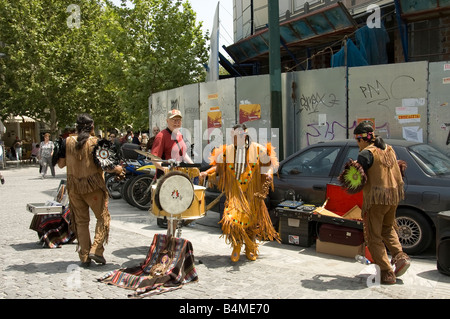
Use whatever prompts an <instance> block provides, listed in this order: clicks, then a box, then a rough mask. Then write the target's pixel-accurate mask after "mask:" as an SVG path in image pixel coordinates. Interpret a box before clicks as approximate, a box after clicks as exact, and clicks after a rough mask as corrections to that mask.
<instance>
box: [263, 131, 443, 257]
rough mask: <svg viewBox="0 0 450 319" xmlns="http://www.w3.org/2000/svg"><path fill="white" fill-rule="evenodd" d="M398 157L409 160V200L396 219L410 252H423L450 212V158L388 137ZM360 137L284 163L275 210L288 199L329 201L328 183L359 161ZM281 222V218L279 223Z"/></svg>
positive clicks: (304, 151) (299, 154)
mask: <svg viewBox="0 0 450 319" xmlns="http://www.w3.org/2000/svg"><path fill="white" fill-rule="evenodd" d="M385 142H386V143H388V144H389V145H392V147H393V148H394V150H395V152H396V153H397V157H398V159H401V160H404V161H406V163H407V165H408V168H407V169H406V173H405V177H404V182H405V199H404V200H403V201H401V202H400V203H399V206H398V209H397V215H396V220H397V224H398V226H399V239H400V242H401V244H402V246H403V249H404V250H405V252H406V253H408V254H411V255H414V254H420V253H421V252H423V251H424V250H426V249H427V248H429V246H430V245H431V244H432V241H433V239H434V238H435V224H436V219H437V214H438V213H439V212H441V211H446V210H450V159H449V157H447V156H446V155H444V154H443V153H441V152H440V151H438V150H436V149H435V148H433V147H432V146H430V145H428V144H423V143H415V142H408V141H405V140H385ZM358 152H359V150H358V146H357V145H356V141H354V140H345V141H330V142H321V143H317V144H314V145H311V146H308V147H306V148H304V149H302V150H300V151H299V152H297V153H295V154H293V155H291V156H289V157H288V158H286V159H285V160H283V161H281V163H280V166H279V168H278V174H276V175H275V176H274V186H275V187H274V191H273V192H271V193H270V194H269V201H270V203H269V206H270V209H271V210H272V212H273V209H274V208H275V207H276V205H277V204H278V203H279V202H281V201H282V200H293V199H295V200H300V199H301V200H302V201H303V202H304V203H307V204H313V205H316V206H320V205H323V203H324V202H325V200H326V189H327V184H337V185H339V182H338V180H337V177H338V176H339V174H340V173H341V172H342V171H343V169H344V165H345V163H346V162H347V161H348V160H349V159H350V158H352V159H355V160H356V159H357V157H358ZM274 222H275V223H276V220H275V221H274Z"/></svg>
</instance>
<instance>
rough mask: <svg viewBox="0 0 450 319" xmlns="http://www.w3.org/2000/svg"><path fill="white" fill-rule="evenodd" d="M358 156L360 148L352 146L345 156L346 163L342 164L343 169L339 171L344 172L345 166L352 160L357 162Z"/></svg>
mask: <svg viewBox="0 0 450 319" xmlns="http://www.w3.org/2000/svg"><path fill="white" fill-rule="evenodd" d="M358 154H359V147H357V146H350V147H349V148H348V149H347V154H346V155H345V159H344V162H343V163H342V167H341V169H340V170H339V172H342V171H343V170H344V166H345V164H346V163H347V162H348V161H349V160H350V159H352V160H355V161H356V160H357V159H358Z"/></svg>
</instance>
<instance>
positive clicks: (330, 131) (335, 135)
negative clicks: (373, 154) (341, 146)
mask: <svg viewBox="0 0 450 319" xmlns="http://www.w3.org/2000/svg"><path fill="white" fill-rule="evenodd" d="M356 125H357V121H353V123H352V125H349V126H348V127H347V124H346V123H344V124H343V123H339V122H338V121H332V122H326V123H325V124H319V123H310V124H308V125H307V130H306V134H305V135H306V142H307V146H309V145H311V144H315V143H317V142H318V141H333V140H335V139H345V138H346V133H345V132H347V131H348V132H349V138H352V132H353V129H354V128H355V127H356ZM339 130H341V131H342V132H344V133H341V132H339ZM375 130H378V131H382V132H386V133H387V135H388V136H389V123H388V122H385V123H384V124H382V125H380V126H376V127H375Z"/></svg>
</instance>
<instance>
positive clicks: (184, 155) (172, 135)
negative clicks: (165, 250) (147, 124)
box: [151, 110, 193, 233]
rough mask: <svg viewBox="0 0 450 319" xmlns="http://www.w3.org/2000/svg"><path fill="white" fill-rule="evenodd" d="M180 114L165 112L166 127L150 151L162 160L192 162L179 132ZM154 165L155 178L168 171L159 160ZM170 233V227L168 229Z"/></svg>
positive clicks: (177, 111) (157, 136)
mask: <svg viewBox="0 0 450 319" xmlns="http://www.w3.org/2000/svg"><path fill="white" fill-rule="evenodd" d="M182 118H183V117H182V116H181V112H180V111H179V110H170V111H169V112H168V113H167V128H166V129H164V130H162V131H160V132H159V133H158V134H157V135H156V137H155V140H154V142H153V145H152V150H151V153H152V154H153V155H156V156H158V157H160V158H161V159H163V160H169V159H173V160H175V161H178V162H185V163H193V161H192V159H191V158H190V156H189V155H188V149H187V146H186V143H185V142H184V140H183V135H182V134H181V132H180V128H181V125H182ZM153 164H154V165H155V167H156V178H160V177H161V176H163V175H164V174H165V173H166V172H168V171H169V168H168V167H163V166H162V165H161V163H160V162H153ZM176 226H177V221H176V220H174V222H173V224H172V225H170V226H169V227H172V230H173V231H174V230H175V229H176ZM168 233H170V229H169V230H168Z"/></svg>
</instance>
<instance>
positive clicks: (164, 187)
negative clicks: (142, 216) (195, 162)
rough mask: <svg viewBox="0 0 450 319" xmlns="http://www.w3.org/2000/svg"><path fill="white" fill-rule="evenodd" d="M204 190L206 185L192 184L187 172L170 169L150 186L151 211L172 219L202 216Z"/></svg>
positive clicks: (158, 215) (203, 212)
mask: <svg viewBox="0 0 450 319" xmlns="http://www.w3.org/2000/svg"><path fill="white" fill-rule="evenodd" d="M205 190H206V187H203V186H198V185H193V184H192V182H191V180H190V179H189V176H188V175H187V174H185V173H182V172H178V171H171V172H169V173H167V174H166V175H164V176H163V177H161V179H160V180H159V181H158V183H157V185H153V186H152V206H151V207H152V208H151V213H152V214H153V215H154V216H156V217H160V218H161V217H168V218H173V219H187V220H189V219H198V218H201V217H204V216H205Z"/></svg>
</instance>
